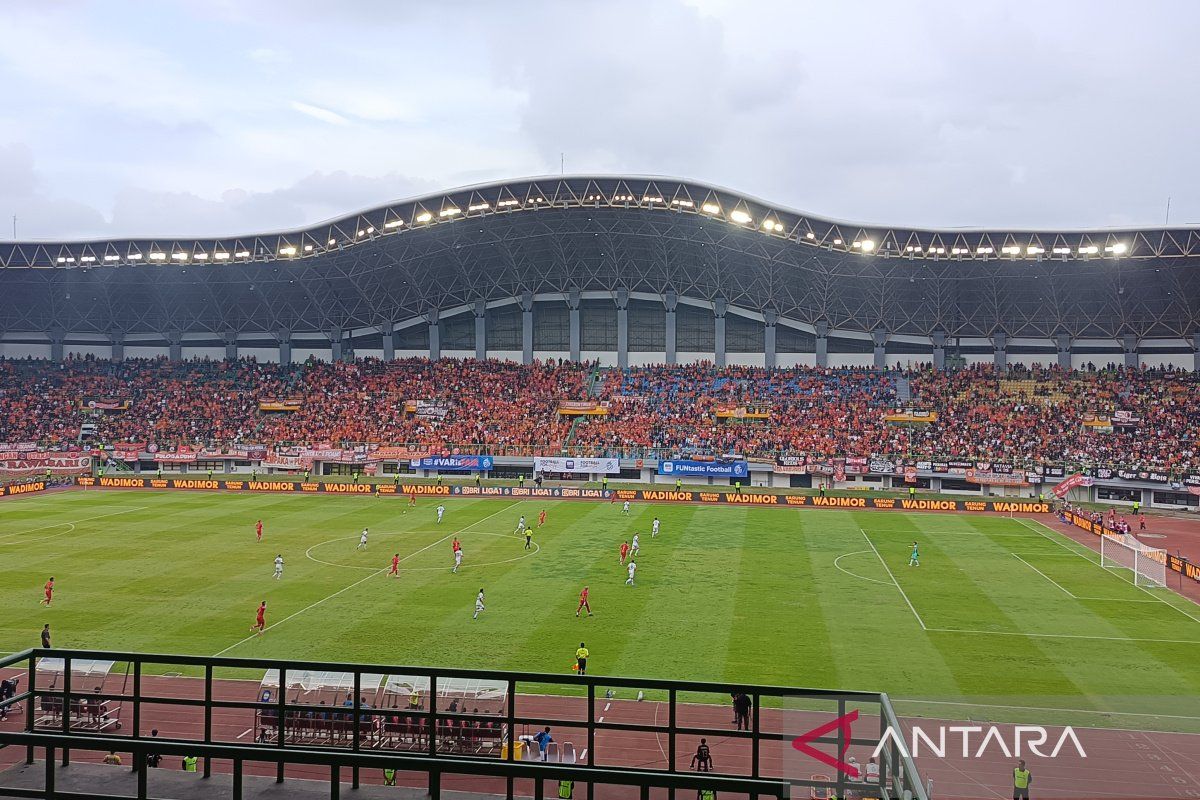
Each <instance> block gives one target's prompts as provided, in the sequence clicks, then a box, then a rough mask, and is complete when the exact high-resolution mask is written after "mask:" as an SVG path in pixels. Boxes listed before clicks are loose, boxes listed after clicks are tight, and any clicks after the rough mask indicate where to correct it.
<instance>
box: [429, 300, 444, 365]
mask: <svg viewBox="0 0 1200 800" xmlns="http://www.w3.org/2000/svg"><path fill="white" fill-rule="evenodd" d="M441 318H442V310H441V309H440V308H431V309H429V310H428V311H426V312H425V321H426V322H428V323H429V358H430V360H432V361H437V360H438V359H439V358H441V357H442V335H441V334H442V331H441V326H440V325H439V324H438V322H439V320H441Z"/></svg>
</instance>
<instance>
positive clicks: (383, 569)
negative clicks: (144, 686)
mask: <svg viewBox="0 0 1200 800" xmlns="http://www.w3.org/2000/svg"><path fill="white" fill-rule="evenodd" d="M520 502H521V501H520V500H518V501H517V502H516V503H510V504H509V505H507V506H505V507H504V508H502V509H500V510H499V511H497V512H496V513H494V514H488V515H487V516H486V517H484V518H483V519H479V520H476V521H475V522H472V523H471V524H470V525H468V526H467V527H465V528H460V529H459V530H457V531H453V532H451V533H448V534H446V535H445V536H443V537H442V538H441V539H438V540H437V541H436V542H431V543H429V544H427V545H425V546H424V547H422V548H420V549H419V550H414V551H413V552H411V553H409V554H408V555H406V556H405V557H404V558H402V559H400V560H401V561H402V562H403V561H407V560H408V559H410V558H413V557H414V556H418V555H420V554H421V553H424V552H425V551H426V550H429V549H431V548H434V547H437V546H438V545H439V544H441V543H442V542H444V541H446V540H447V539H450V538H452V537H453V536H454V535H455V534H458V533H462V532H463V531H466V530H470V529H471V528H474V527H475V526H476V525H480V524H482V523H484V522H487V521H488V520H489V519H491V518H493V517H497V516H499V515H500V514H503V513H504V512H505V511H508V510H509V509H510V508H512V507H513V506H515V505H517V504H518V503H520ZM389 569H391V567H390V566H387V567H380V568H379V569H377V570H375V571H374V572H372V573H371V574H370V575H367V576H366V577H365V578H360V579H358V580H356V581H355V582H354V583H352V584H350V585H349V586H346V587H343V588H341V589H338V590H337V591H336V592H334V593H333V594H331V595H327V596H325V597H322V598H321V599H320V600H317V601H316V602H314V603H310V604H309V605H307V606H305V607H304V608H302V609H300V610H299V611H295V612H293V613H291V614H289V615H287V616H286V617H284V618H283V619H281V620H279V621H278V622H273V623H271V624H270V625H268V626H267V627H266V628H264V629H263V633H266V632H267V631H269V630H271V629H272V628H277V627H279V626H280V625H282V624H283V623H285V622H287V621H288V620H292V619H295V618H296V617H298V616H300V615H301V614H303V613H305V612H307V611H311V610H312V609H314V608H316V607H317V606H319V605H321V604H323V603H326V602H328V601H330V600H332V599H333V598H335V597H337V596H339V595H342V594H345V593H346V592H348V591H350V590H351V589H353V588H354V587H356V586H361V585H362V584H364V583H366V582H367V581H369V580H371V579H372V578H374V577H377V576H379V575H382V574H383V573H384V572H387V571H388V570H389ZM257 638H259V634H257V633H254V634H251V635H249V636H247V637H246V638H245V639H241V640H239V641H236V642H234V643H233V644H231V645H229V647H226V648H225V649H224V650H222V651H220V652H219V653H214V654H213V656H212V657H213V658H217V657H219V656H223V655H225V654H226V653H228V652H229V651H230V650H233V649H234V648H235V647H238V646H240V645H243V644H245V643H246V642H249V641H250V640H252V639H257Z"/></svg>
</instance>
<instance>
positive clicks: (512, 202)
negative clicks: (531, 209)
mask: <svg viewBox="0 0 1200 800" xmlns="http://www.w3.org/2000/svg"><path fill="white" fill-rule="evenodd" d="M614 199H615V198H614ZM520 202H521V201H520V200H513V199H508V200H501V201H500V202H499V203H496V207H497V208H508V207H509V206H515V205H517V204H519V203H520Z"/></svg>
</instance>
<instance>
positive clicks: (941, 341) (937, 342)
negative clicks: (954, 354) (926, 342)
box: [929, 331, 946, 369]
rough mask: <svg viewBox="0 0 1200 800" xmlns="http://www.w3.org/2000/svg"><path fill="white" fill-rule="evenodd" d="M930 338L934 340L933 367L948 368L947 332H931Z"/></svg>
mask: <svg viewBox="0 0 1200 800" xmlns="http://www.w3.org/2000/svg"><path fill="white" fill-rule="evenodd" d="M929 338H930V339H932V340H933V368H934V369H945V368H946V332H945V331H934V332H933V333H931V334H929Z"/></svg>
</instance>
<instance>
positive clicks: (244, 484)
mask: <svg viewBox="0 0 1200 800" xmlns="http://www.w3.org/2000/svg"><path fill="white" fill-rule="evenodd" d="M75 484H76V485H77V486H95V487H101V488H107V489H191V490H213V489H223V490H228V491H237V492H294V493H296V494H301V493H317V494H364V495H366V494H374V493H375V491H376V490H378V491H379V494H381V495H417V496H431V495H432V496H442V497H450V496H454V497H529V498H547V499H564V500H570V499H587V500H610V501H619V500H629V501H631V502H635V501H640V502H647V503H705V504H720V505H731V506H778V507H788V508H839V509H846V508H850V509H853V508H862V509H891V510H899V511H970V512H1001V513H1005V514H1007V513H1018V514H1048V513H1049V512H1050V505H1049V504H1048V503H1040V502H1033V501H1028V500H1021V501H1008V500H937V499H919V500H904V499H900V498H891V497H810V496H807V495H785V494H769V493H766V492H741V493H737V492H709V491H693V490H688V489H684V490H679V491H676V490H674V489H661V490H660V489H576V488H572V487H554V488H545V489H539V488H537V487H528V488H525V487H516V486H457V485H456V486H446V485H441V486H438V485H434V484H405V483H401V484H399V485H395V484H386V483H384V484H370V483H311V482H303V481H280V480H223V479H222V480H217V479H212V480H209V479H204V478H200V479H191V478H123V477H122V478H93V477H90V476H89V477H82V478H76V479H75Z"/></svg>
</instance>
